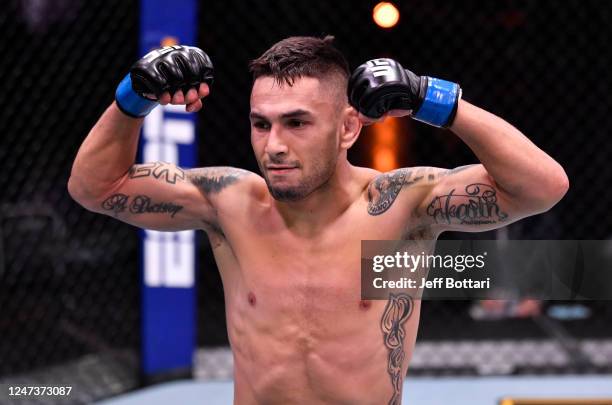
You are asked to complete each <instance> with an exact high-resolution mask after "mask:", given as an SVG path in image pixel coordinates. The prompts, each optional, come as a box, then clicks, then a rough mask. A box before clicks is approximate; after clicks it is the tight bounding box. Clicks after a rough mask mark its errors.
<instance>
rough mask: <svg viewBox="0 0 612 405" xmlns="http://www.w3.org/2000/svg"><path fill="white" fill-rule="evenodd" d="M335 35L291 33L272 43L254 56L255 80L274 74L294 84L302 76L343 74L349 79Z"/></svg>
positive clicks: (318, 76)
mask: <svg viewBox="0 0 612 405" xmlns="http://www.w3.org/2000/svg"><path fill="white" fill-rule="evenodd" d="M333 42H334V37H333V36H331V35H328V36H326V37H324V38H317V37H290V38H286V39H283V40H282V41H280V42H277V43H276V44H274V45H272V47H271V48H270V49H268V50H267V51H266V52H264V54H263V55H261V56H260V57H259V58H257V59H255V60H252V61H251V63H250V64H249V69H250V71H251V73H252V74H253V81H255V80H256V79H257V78H258V77H261V76H271V77H273V78H274V79H276V81H277V82H278V83H283V82H285V83H287V84H288V85H289V86H291V85H293V82H294V81H295V79H298V78H300V77H314V78H318V79H321V78H323V77H325V76H328V75H330V74H334V73H336V74H340V75H341V76H342V77H343V79H345V80H346V79H348V76H349V67H348V63H347V61H346V59H345V58H344V55H342V53H341V52H340V51H339V50H338V49H337V48H336V47H335V46H334V45H333Z"/></svg>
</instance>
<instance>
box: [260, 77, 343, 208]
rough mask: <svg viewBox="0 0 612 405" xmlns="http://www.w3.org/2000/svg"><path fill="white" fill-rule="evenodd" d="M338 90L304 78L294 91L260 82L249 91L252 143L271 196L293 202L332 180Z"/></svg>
mask: <svg viewBox="0 0 612 405" xmlns="http://www.w3.org/2000/svg"><path fill="white" fill-rule="evenodd" d="M337 93H338V92H337V90H335V89H333V86H331V85H330V84H329V83H327V82H326V81H321V80H319V79H316V78H311V77H302V78H298V79H296V80H295V81H294V83H293V85H292V86H289V85H288V84H286V83H282V84H279V83H278V82H276V81H275V79H274V78H272V77H260V78H258V79H257V80H256V81H255V83H254V84H253V90H252V92H251V113H250V119H251V144H252V145H253V150H254V152H255V157H256V158H257V163H258V164H259V169H260V170H261V172H262V174H263V176H264V178H265V179H266V184H267V185H268V189H269V190H270V194H272V196H273V197H274V198H275V199H277V200H280V201H297V200H301V199H303V198H305V197H306V196H308V195H309V194H310V193H312V192H313V191H315V190H316V189H318V188H319V187H321V186H323V185H325V184H326V183H327V181H328V180H329V179H330V178H331V176H332V175H333V173H334V171H335V168H336V162H337V160H338V152H339V146H338V145H339V131H340V128H341V124H342V118H341V113H340V112H341V111H342V109H343V107H344V106H343V105H340V104H341V102H342V99H341V98H340V97H338V94H337Z"/></svg>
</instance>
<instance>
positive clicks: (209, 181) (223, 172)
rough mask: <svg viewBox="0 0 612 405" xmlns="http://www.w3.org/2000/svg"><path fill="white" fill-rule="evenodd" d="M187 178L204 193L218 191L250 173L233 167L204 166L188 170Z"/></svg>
mask: <svg viewBox="0 0 612 405" xmlns="http://www.w3.org/2000/svg"><path fill="white" fill-rule="evenodd" d="M187 173H188V177H189V180H190V181H191V182H192V183H193V184H195V185H196V186H198V188H200V190H202V191H204V192H205V193H218V192H220V191H221V190H223V189H224V188H225V187H227V186H229V185H232V184H234V183H236V182H237V181H238V180H239V179H240V178H242V177H244V176H248V175H250V174H252V173H251V172H249V171H248V170H243V169H238V168H235V167H205V168H200V169H192V170H189V171H188V172H187Z"/></svg>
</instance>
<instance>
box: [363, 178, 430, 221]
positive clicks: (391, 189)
mask: <svg viewBox="0 0 612 405" xmlns="http://www.w3.org/2000/svg"><path fill="white" fill-rule="evenodd" d="M440 170H442V169H438V168H435V167H425V166H417V167H404V168H400V169H394V170H390V171H387V172H378V174H376V175H375V176H373V178H372V180H371V181H370V183H369V185H368V188H367V197H368V213H369V214H370V215H380V214H382V213H384V212H386V211H387V210H388V209H390V208H391V206H392V205H393V204H394V203H395V201H396V200H397V199H398V196H399V195H400V192H402V195H404V196H405V197H406V198H407V201H406V202H407V203H410V202H411V201H410V198H409V197H410V195H414V196H415V197H420V196H421V195H422V194H423V192H426V191H427V190H428V189H429V187H430V186H431V185H432V184H433V183H434V182H435V179H436V178H437V176H438V174H439V171H440ZM402 190H404V191H402ZM417 201H418V198H417ZM415 203H416V202H415ZM412 205H414V204H412ZM404 208H406V207H404Z"/></svg>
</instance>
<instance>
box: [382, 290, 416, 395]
mask: <svg viewBox="0 0 612 405" xmlns="http://www.w3.org/2000/svg"><path fill="white" fill-rule="evenodd" d="M412 309H413V302H412V298H411V297H410V296H409V295H408V294H406V293H400V294H391V295H390V296H389V301H387V306H386V307H385V311H384V312H383V316H382V319H381V322H380V327H381V329H382V332H383V338H384V342H385V347H386V348H387V349H388V350H389V362H388V364H387V372H388V373H389V376H390V377H391V384H392V385H393V395H392V396H391V399H390V400H389V405H399V403H400V402H401V392H402V383H403V381H404V376H403V375H402V364H403V362H404V358H405V357H406V353H405V352H404V338H405V337H406V331H405V330H404V323H406V321H407V320H408V318H410V315H412Z"/></svg>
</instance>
